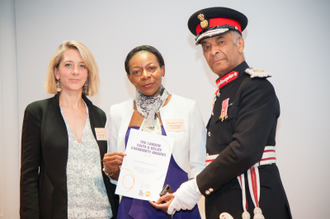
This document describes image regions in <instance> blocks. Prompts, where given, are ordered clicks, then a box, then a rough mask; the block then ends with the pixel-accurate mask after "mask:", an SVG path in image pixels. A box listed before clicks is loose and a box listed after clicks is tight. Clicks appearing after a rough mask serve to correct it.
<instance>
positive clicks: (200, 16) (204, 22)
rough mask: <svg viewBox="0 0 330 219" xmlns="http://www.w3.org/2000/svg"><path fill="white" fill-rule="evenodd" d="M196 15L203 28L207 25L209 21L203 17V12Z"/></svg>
mask: <svg viewBox="0 0 330 219" xmlns="http://www.w3.org/2000/svg"><path fill="white" fill-rule="evenodd" d="M197 17H198V19H199V20H200V21H201V22H200V25H201V28H202V29H203V30H204V29H205V28H207V27H208V26H209V22H208V21H207V20H206V19H205V18H204V14H199V15H198V16H197Z"/></svg>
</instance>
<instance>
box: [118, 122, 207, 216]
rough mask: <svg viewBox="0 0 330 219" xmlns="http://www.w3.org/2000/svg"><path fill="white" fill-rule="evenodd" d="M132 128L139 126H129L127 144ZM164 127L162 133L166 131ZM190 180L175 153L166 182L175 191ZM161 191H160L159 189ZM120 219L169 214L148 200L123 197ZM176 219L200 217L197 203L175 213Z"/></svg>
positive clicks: (119, 212) (119, 213) (126, 137)
mask: <svg viewBox="0 0 330 219" xmlns="http://www.w3.org/2000/svg"><path fill="white" fill-rule="evenodd" d="M131 128H134V129H139V127H137V126H132V127H128V130H127V132H126V136H125V145H126V144H127V140H128V136H129V133H130V130H131ZM161 128H162V135H166V132H165V130H164V128H163V126H161ZM187 180H188V174H187V173H186V172H185V171H183V170H182V169H181V168H180V167H179V166H178V164H177V163H176V162H175V160H174V158H173V155H171V160H170V163H169V166H168V171H167V175H166V179H165V183H164V185H165V184H169V185H170V186H171V189H172V191H173V192H175V191H176V190H177V189H178V188H179V187H180V185H181V184H182V183H183V182H186V181H187ZM159 192H160V191H159ZM117 217H118V219H132V218H134V219H155V218H157V219H168V216H167V215H166V214H165V213H164V212H163V211H162V210H158V209H155V208H154V207H152V206H151V205H150V203H149V202H148V201H143V200H138V199H133V198H128V197H122V199H121V202H120V205H119V209H118V216H117ZM173 218H174V219H200V218H201V217H200V214H199V210H198V207H197V205H196V206H195V207H194V208H193V209H191V210H181V211H179V212H176V213H175V214H174V217H173Z"/></svg>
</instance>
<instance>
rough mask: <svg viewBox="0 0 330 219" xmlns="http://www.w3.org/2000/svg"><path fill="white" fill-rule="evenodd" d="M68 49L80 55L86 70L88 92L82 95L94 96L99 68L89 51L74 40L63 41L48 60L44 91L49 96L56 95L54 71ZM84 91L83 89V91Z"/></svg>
mask: <svg viewBox="0 0 330 219" xmlns="http://www.w3.org/2000/svg"><path fill="white" fill-rule="evenodd" d="M68 49H76V50H78V52H79V53H80V55H81V58H82V59H83V61H84V63H85V66H86V67H87V69H88V78H87V84H88V92H87V93H85V91H83V92H84V94H85V95H86V96H88V95H90V96H92V95H94V94H96V93H97V92H98V88H99V83H100V78H99V68H98V66H97V63H96V61H95V59H94V56H93V54H92V53H91V51H89V49H88V48H87V47H86V46H85V45H84V44H82V43H79V42H77V41H74V40H67V41H64V42H63V43H62V44H61V45H60V46H59V47H58V48H57V50H56V51H55V53H54V55H53V56H52V58H51V59H50V62H49V64H48V69H47V77H46V83H45V88H46V91H47V92H48V93H50V94H56V93H57V90H56V78H55V75H54V69H55V68H58V67H59V64H60V62H61V61H62V59H63V53H64V52H65V51H67V50H68ZM83 90H84V89H83Z"/></svg>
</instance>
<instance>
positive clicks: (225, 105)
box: [219, 98, 229, 122]
mask: <svg viewBox="0 0 330 219" xmlns="http://www.w3.org/2000/svg"><path fill="white" fill-rule="evenodd" d="M228 105H229V98H227V99H225V100H223V101H222V107H221V114H220V117H219V119H220V120H221V122H223V120H225V119H227V118H228V114H227V112H228Z"/></svg>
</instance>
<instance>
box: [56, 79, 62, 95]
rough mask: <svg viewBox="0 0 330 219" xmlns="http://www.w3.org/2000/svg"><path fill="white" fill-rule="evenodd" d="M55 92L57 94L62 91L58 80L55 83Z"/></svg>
mask: <svg viewBox="0 0 330 219" xmlns="http://www.w3.org/2000/svg"><path fill="white" fill-rule="evenodd" d="M56 90H57V92H61V90H62V88H61V82H60V80H57V81H56Z"/></svg>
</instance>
